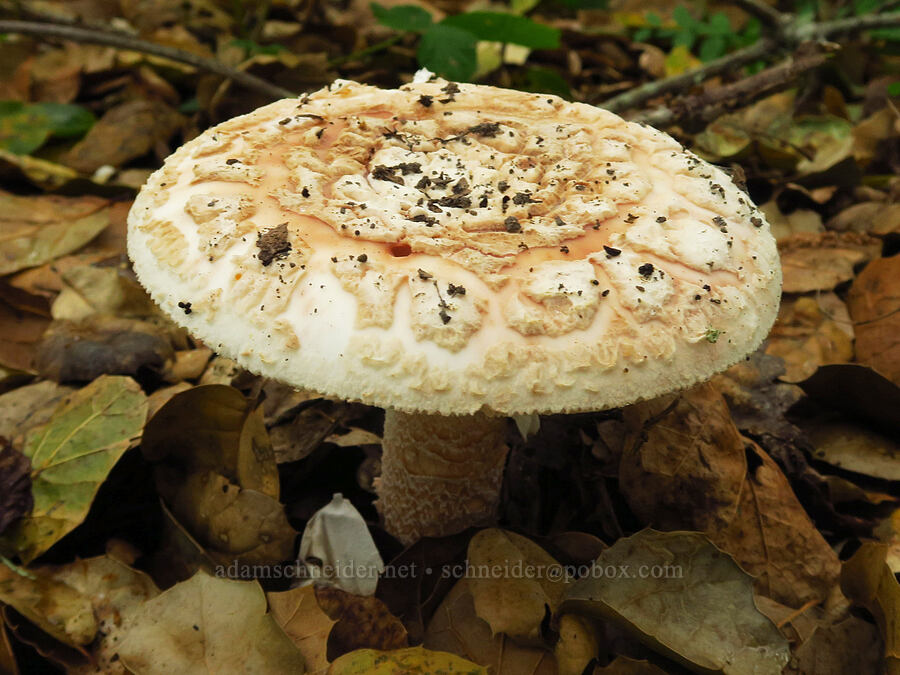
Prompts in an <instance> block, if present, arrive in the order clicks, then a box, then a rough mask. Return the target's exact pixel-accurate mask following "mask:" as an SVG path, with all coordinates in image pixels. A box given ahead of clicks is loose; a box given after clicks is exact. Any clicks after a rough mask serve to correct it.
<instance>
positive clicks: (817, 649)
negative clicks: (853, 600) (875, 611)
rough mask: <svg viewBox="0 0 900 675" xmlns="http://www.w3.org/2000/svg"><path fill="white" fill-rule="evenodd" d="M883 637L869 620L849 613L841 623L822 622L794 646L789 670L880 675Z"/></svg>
mask: <svg viewBox="0 0 900 675" xmlns="http://www.w3.org/2000/svg"><path fill="white" fill-rule="evenodd" d="M880 657H881V640H880V639H879V637H878V631H877V630H876V629H875V626H873V625H872V624H871V623H869V622H868V621H863V620H862V619H859V618H857V617H855V616H848V617H847V618H846V619H844V620H843V621H841V622H839V623H835V624H831V625H823V626H819V627H817V628H816V629H815V632H814V633H813V634H812V636H811V637H810V638H808V639H807V640H805V641H804V642H803V643H802V644H801V645H799V646H798V647H796V649H795V650H794V661H795V662H796V663H795V664H794V663H793V662H792V665H791V666H790V667H789V668H788V670H786V671H785V672H786V673H789V674H793V673H796V674H797V675H807V674H808V673H815V675H846V674H847V673H854V675H879V673H882V672H883V671H882V663H881V658H880Z"/></svg>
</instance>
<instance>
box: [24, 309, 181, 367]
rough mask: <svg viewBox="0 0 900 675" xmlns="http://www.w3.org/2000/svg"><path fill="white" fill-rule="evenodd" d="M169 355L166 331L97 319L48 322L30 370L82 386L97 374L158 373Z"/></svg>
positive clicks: (142, 324) (171, 354)
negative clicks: (33, 366)
mask: <svg viewBox="0 0 900 675" xmlns="http://www.w3.org/2000/svg"><path fill="white" fill-rule="evenodd" d="M174 355H175V352H174V350H173V349H172V341H171V339H170V336H169V334H168V333H167V331H166V330H165V329H163V328H160V327H159V326H157V325H156V324H152V323H149V322H147V321H138V320H136V319H120V318H117V317H112V316H106V315H102V316H92V317H89V318H87V319H83V320H81V321H54V322H53V323H52V324H50V328H49V329H48V330H47V332H46V333H45V335H44V339H43V341H42V342H41V344H40V347H39V348H38V351H37V354H36V356H35V367H36V368H37V371H38V372H39V373H40V374H41V375H42V376H43V377H46V378H48V379H51V380H55V381H57V382H86V381H89V380H93V379H94V378H97V377H99V376H100V375H133V376H139V375H141V374H142V373H144V372H145V371H148V370H149V371H157V372H158V371H162V369H163V368H164V367H165V365H166V362H167V361H169V360H171V359H173V358H174Z"/></svg>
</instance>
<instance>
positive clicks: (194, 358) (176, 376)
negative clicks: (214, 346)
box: [163, 347, 213, 382]
mask: <svg viewBox="0 0 900 675" xmlns="http://www.w3.org/2000/svg"><path fill="white" fill-rule="evenodd" d="M212 355H213V352H212V350H211V349H209V348H208V347H198V348H196V349H182V350H180V351H177V352H175V359H174V362H172V363H171V364H169V365H168V367H167V368H166V370H165V372H164V373H163V379H164V380H165V381H166V382H181V381H183V380H195V379H197V378H199V377H200V376H201V375H202V374H203V371H204V370H205V369H206V364H207V363H209V360H210V359H211V358H212Z"/></svg>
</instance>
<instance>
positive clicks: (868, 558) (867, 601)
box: [841, 542, 900, 675]
mask: <svg viewBox="0 0 900 675" xmlns="http://www.w3.org/2000/svg"><path fill="white" fill-rule="evenodd" d="M889 552H890V548H889V546H888V544H881V543H876V542H866V543H864V544H863V545H862V546H861V547H860V549H859V550H858V551H857V552H856V553H854V554H853V557H852V558H850V560H848V561H847V562H845V563H844V568H843V570H842V571H841V590H842V591H843V592H844V594H845V595H846V596H847V597H848V598H850V599H851V600H853V601H854V602H855V603H857V604H860V605H862V606H863V607H865V608H866V609H868V610H869V612H871V614H872V616H874V617H875V621H876V623H877V624H878V627H879V629H880V630H881V637H882V639H883V640H884V659H885V672H887V673H890V675H894V674H895V673H900V621H898V617H900V582H898V581H897V575H896V570H893V569H891V567H890V566H889V565H888V562H887V561H888V555H889Z"/></svg>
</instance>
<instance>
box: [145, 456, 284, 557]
mask: <svg viewBox="0 0 900 675" xmlns="http://www.w3.org/2000/svg"><path fill="white" fill-rule="evenodd" d="M158 485H159V491H160V494H161V495H162V496H163V497H164V498H165V500H166V503H167V504H168V505H169V507H170V508H171V509H172V513H173V514H174V515H175V516H176V517H177V518H178V520H179V522H181V523H182V524H184V526H185V527H186V528H187V529H188V530H189V531H190V532H191V534H192V535H193V536H194V537H195V538H196V539H197V540H198V542H199V543H200V544H201V545H203V546H204V548H205V550H206V552H207V553H208V554H209V555H210V556H211V557H212V559H213V560H214V561H216V562H218V563H220V564H226V565H227V564H229V563H231V562H232V561H234V560H237V561H238V562H239V563H240V564H246V565H254V564H273V563H277V562H281V561H283V560H287V559H289V558H291V556H293V554H294V540H295V539H296V537H297V532H296V531H295V530H294V528H292V527H291V526H290V524H289V523H288V520H287V516H286V515H285V513H284V507H283V506H282V505H281V503H280V502H279V501H278V500H277V499H274V498H272V497H271V496H269V495H267V494H263V493H262V492H257V491H256V490H248V489H242V488H240V487H239V486H237V485H235V484H234V483H231V482H229V480H228V479H227V478H225V476H223V475H221V474H218V473H216V472H214V471H207V472H202V471H196V472H192V473H190V474H188V475H187V477H186V478H185V479H183V480H178V479H175V480H172V481H169V480H166V476H165V474H163V475H162V477H161V480H159V481H158Z"/></svg>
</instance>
